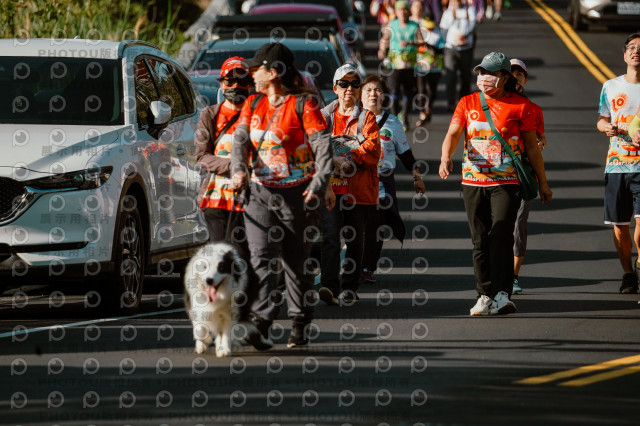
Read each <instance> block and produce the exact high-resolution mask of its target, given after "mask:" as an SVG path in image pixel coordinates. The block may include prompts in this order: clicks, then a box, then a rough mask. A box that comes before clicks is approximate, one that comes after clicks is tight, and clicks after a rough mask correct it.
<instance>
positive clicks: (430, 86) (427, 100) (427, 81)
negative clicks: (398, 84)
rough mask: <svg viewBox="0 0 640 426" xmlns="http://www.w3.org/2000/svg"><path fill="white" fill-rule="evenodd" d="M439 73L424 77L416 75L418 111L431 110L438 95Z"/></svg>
mask: <svg viewBox="0 0 640 426" xmlns="http://www.w3.org/2000/svg"><path fill="white" fill-rule="evenodd" d="M441 74H442V73H441V72H430V73H427V74H425V75H418V76H417V77H416V83H417V85H418V95H419V96H420V106H419V107H420V109H421V110H424V109H425V107H426V110H427V111H431V110H432V109H433V103H434V102H435V101H436V96H437V95H438V82H439V81H440V75H441Z"/></svg>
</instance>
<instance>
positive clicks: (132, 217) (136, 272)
mask: <svg viewBox="0 0 640 426" xmlns="http://www.w3.org/2000/svg"><path fill="white" fill-rule="evenodd" d="M136 204H137V203H136V199H135V198H134V197H133V196H131V195H127V196H125V197H124V198H123V199H122V201H121V203H120V208H119V209H118V211H119V213H120V217H119V219H118V221H117V228H116V230H115V231H116V233H115V239H114V241H115V243H114V246H113V250H114V251H113V260H114V268H113V272H112V273H111V274H109V275H108V276H107V277H105V278H106V279H105V280H103V282H101V283H100V285H99V289H98V291H99V292H100V295H101V297H102V302H101V304H100V306H101V308H102V310H103V311H106V312H118V313H121V314H132V313H135V312H136V311H137V310H138V307H139V306H140V300H141V298H142V287H143V285H144V272H145V265H146V263H145V262H146V250H145V239H144V231H143V229H142V220H141V219H140V213H139V211H138V208H137V207H136Z"/></svg>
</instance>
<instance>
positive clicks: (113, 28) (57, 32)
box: [0, 0, 200, 55]
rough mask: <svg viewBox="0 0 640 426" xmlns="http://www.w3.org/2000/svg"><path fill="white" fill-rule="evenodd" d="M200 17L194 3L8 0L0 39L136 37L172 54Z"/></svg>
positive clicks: (171, 0)
mask: <svg viewBox="0 0 640 426" xmlns="http://www.w3.org/2000/svg"><path fill="white" fill-rule="evenodd" d="M199 13H200V9H199V8H198V7H197V6H196V5H195V3H194V0H11V1H9V2H7V3H6V4H5V5H3V7H2V8H0V37H2V38H14V37H19V38H27V37H29V38H49V37H55V38H74V37H76V36H80V38H88V39H104V40H114V41H121V40H127V39H138V40H145V41H149V42H151V43H154V44H155V45H157V46H158V47H160V48H161V49H162V50H164V51H165V52H167V53H168V54H170V55H176V54H177V52H178V49H179V48H180V45H181V44H182V42H183V41H184V36H183V32H184V31H185V30H186V29H187V28H188V26H189V25H190V24H191V23H192V22H193V21H195V19H197V17H198V15H199Z"/></svg>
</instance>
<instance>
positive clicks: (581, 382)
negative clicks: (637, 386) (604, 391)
mask: <svg viewBox="0 0 640 426" xmlns="http://www.w3.org/2000/svg"><path fill="white" fill-rule="evenodd" d="M634 373H640V365H634V366H631V367H626V368H621V369H619V370H614V371H608V372H606V373H601V374H596V375H594V376H588V377H583V378H581V379H575V380H569V381H568V382H563V383H558V386H586V385H590V384H592V383H597V382H602V381H604V380H610V379H615V378H616V377H621V376H626V375H627V374H634Z"/></svg>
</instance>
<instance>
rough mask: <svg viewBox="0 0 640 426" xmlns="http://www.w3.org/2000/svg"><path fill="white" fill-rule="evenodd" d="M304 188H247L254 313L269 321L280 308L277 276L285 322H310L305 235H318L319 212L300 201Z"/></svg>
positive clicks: (309, 276)
mask: <svg viewBox="0 0 640 426" xmlns="http://www.w3.org/2000/svg"><path fill="white" fill-rule="evenodd" d="M305 189H306V185H298V186H294V187H287V188H270V187H267V186H263V185H260V184H257V183H255V182H252V183H251V191H250V196H249V204H247V206H246V207H245V212H244V219H245V221H244V223H245V227H246V229H247V237H248V240H249V249H250V250H251V256H252V257H251V260H252V265H253V268H254V269H255V271H256V274H257V276H258V286H257V297H256V299H255V301H254V303H253V305H252V311H253V313H254V314H255V315H256V316H257V317H259V318H261V319H264V320H267V321H273V320H274V319H275V318H276V317H277V316H278V313H279V310H280V305H281V304H282V292H281V291H280V290H279V289H278V281H279V277H280V275H281V274H284V284H285V288H286V290H287V293H286V301H287V310H288V312H287V314H288V316H289V318H291V319H293V320H295V321H299V322H305V323H308V322H311V320H312V319H313V314H314V298H313V275H312V274H311V271H312V268H311V266H312V265H311V263H310V262H309V253H310V251H311V239H310V238H308V236H309V235H313V233H314V230H317V222H318V220H317V217H318V214H319V211H318V209H319V207H314V208H309V207H308V206H306V205H305V203H304V197H303V196H302V193H303V192H304V190H305ZM279 260H281V262H280V261H279Z"/></svg>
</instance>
